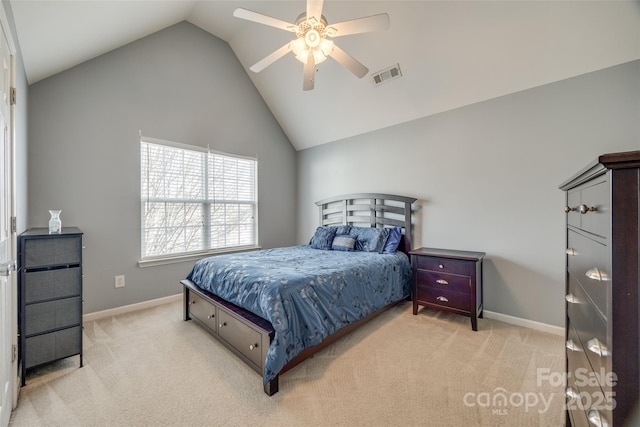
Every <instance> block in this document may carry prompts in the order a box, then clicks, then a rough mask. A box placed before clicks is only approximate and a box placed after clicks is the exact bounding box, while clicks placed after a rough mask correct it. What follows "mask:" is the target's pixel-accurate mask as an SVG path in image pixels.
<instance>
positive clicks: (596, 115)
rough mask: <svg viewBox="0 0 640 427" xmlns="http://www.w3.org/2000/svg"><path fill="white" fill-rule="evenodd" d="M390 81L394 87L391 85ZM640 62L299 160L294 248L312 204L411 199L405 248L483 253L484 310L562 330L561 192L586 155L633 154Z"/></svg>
mask: <svg viewBox="0 0 640 427" xmlns="http://www.w3.org/2000/svg"><path fill="white" fill-rule="evenodd" d="M391 84H393V83H391ZM639 100H640V61H634V62H630V63H627V64H623V65H620V66H616V67H613V68H609V69H606V70H603V71H599V72H595V73H590V74H587V75H583V76H579V77H576V78H572V79H568V80H565V81H560V82H557V83H554V84H549V85H546V86H542V87H538V88H534V89H530V90H527V91H523V92H520V93H516V94H513V95H509V96H504V97H500V98H497V99H493V100H489V101H486V102H482V103H478V104H475V105H470V106H467V107H464V108H460V109H456V110H453V111H449V112H446V113H442V114H438V115H435V116H431V117H427V118H424V119H420V120H416V121H413V122H409V123H406V124H403V125H399V126H395V127H391V128H387V129H383V130H381V131H377V132H373V133H369V134H365V135H360V136H356V137H353V138H348V139H346V140H342V141H338V142H334V143H331V144H327V145H324V146H319V147H315V148H311V149H307V150H304V151H299V152H298V172H297V175H298V212H299V222H298V241H299V242H301V243H302V242H306V241H308V239H309V237H310V236H311V235H312V233H313V230H314V229H315V227H316V226H317V211H316V207H315V205H314V201H316V200H320V199H323V198H325V197H329V196H333V195H338V194H343V193H351V192H381V193H386V192H388V193H396V194H403V195H407V196H413V197H417V198H418V199H419V200H418V202H416V208H417V211H416V212H415V215H414V216H415V221H416V222H417V227H416V233H415V237H414V238H415V240H414V247H419V246H429V247H441V248H455V249H466V250H476V251H485V252H486V253H487V258H486V262H485V273H484V280H485V282H484V286H485V288H484V302H485V309H486V310H489V311H493V312H497V313H501V314H505V315H510V316H515V317H519V318H523V319H528V320H532V321H538V322H542V323H546V324H550V325H556V326H563V325H564V308H563V307H564V298H563V296H564V247H565V236H564V233H563V227H564V224H565V223H564V221H565V217H564V213H563V211H562V208H563V207H564V195H563V193H562V192H561V191H560V190H558V188H557V187H558V185H559V184H560V183H561V182H562V181H564V180H565V179H567V178H569V177H570V176H571V175H572V174H573V173H575V172H577V171H578V170H580V169H581V168H582V167H583V166H585V165H586V163H588V162H590V161H591V160H593V159H594V158H595V157H596V156H598V155H599V154H602V153H606V152H616V151H628V150H638V149H640V101H639Z"/></svg>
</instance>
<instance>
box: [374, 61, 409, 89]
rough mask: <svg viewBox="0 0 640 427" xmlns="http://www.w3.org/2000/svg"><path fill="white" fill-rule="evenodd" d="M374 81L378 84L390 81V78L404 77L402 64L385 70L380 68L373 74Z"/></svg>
mask: <svg viewBox="0 0 640 427" xmlns="http://www.w3.org/2000/svg"><path fill="white" fill-rule="evenodd" d="M372 77H373V83H375V85H376V86H378V85H381V84H382V83H385V82H388V81H389V80H394V79H397V78H399V77H402V71H400V64H396V65H393V66H391V67H389V68H385V69H384V70H380V71H378V72H377V73H375V74H373V76H372Z"/></svg>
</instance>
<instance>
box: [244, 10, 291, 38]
mask: <svg viewBox="0 0 640 427" xmlns="http://www.w3.org/2000/svg"><path fill="white" fill-rule="evenodd" d="M233 16H235V17H236V18H240V19H246V20H247V21H252V22H257V23H258V24H264V25H268V26H270V27H275V28H280V29H281V30H285V31H290V32H292V33H295V32H296V28H297V26H296V25H295V24H291V23H289V22H285V21H282V20H280V19H277V18H272V17H271V16H267V15H263V14H261V13H258V12H254V11H251V10H248V9H243V8H241V7H239V8H237V9H236V10H234V11H233Z"/></svg>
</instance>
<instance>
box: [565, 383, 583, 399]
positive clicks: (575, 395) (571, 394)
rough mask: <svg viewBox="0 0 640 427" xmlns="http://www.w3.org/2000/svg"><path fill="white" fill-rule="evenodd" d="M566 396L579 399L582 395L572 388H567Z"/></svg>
mask: <svg viewBox="0 0 640 427" xmlns="http://www.w3.org/2000/svg"><path fill="white" fill-rule="evenodd" d="M564 395H565V396H567V397H568V398H569V399H577V398H579V397H580V395H579V394H578V393H577V392H576V391H575V390H574V389H572V388H571V386H567V388H566V390H565V391H564Z"/></svg>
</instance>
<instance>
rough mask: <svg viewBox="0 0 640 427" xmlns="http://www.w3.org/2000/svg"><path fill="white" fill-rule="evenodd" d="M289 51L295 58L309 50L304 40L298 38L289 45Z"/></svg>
mask: <svg viewBox="0 0 640 427" xmlns="http://www.w3.org/2000/svg"><path fill="white" fill-rule="evenodd" d="M289 49H291V51H292V52H293V54H294V55H295V56H299V55H300V53H301V52H302V51H304V50H307V44H306V43H305V41H304V39H303V38H297V39H295V40H293V41H292V42H291V43H289Z"/></svg>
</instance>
